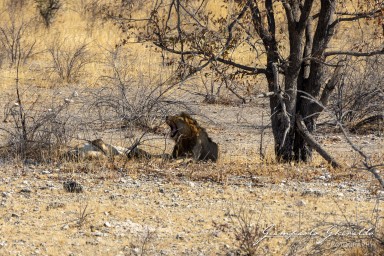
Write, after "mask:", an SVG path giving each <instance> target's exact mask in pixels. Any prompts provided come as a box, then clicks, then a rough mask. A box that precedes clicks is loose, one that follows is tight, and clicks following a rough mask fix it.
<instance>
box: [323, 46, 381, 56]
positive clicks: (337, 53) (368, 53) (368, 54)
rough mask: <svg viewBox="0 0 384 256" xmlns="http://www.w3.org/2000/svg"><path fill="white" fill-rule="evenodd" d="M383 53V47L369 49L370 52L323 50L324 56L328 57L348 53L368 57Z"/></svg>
mask: <svg viewBox="0 0 384 256" xmlns="http://www.w3.org/2000/svg"><path fill="white" fill-rule="evenodd" d="M378 54H384V48H383V49H381V50H376V51H371V52H354V51H329V52H325V53H324V56H325V57H329V56H333V55H349V56H355V57H369V56H373V55H378Z"/></svg>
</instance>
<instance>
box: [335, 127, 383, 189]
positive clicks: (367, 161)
mask: <svg viewBox="0 0 384 256" xmlns="http://www.w3.org/2000/svg"><path fill="white" fill-rule="evenodd" d="M337 125H338V126H339V127H340V129H341V132H342V133H343V135H344V137H345V139H346V140H347V142H348V144H349V145H350V146H351V147H352V149H353V150H355V151H356V152H357V153H359V155H360V156H362V157H363V158H364V161H363V165H364V167H365V168H366V169H367V171H369V172H370V173H372V174H373V176H374V177H375V178H376V179H377V180H378V181H379V183H380V185H381V187H382V188H384V180H383V178H382V177H381V176H380V173H379V171H378V170H377V169H376V168H375V166H374V165H372V164H371V163H370V162H371V159H370V157H369V156H367V155H366V154H365V153H364V152H363V151H362V150H361V149H359V148H358V147H357V146H356V145H355V144H353V142H352V141H351V140H350V139H349V138H348V136H347V133H346V131H345V130H344V128H343V126H342V124H341V123H339V122H338V123H337Z"/></svg>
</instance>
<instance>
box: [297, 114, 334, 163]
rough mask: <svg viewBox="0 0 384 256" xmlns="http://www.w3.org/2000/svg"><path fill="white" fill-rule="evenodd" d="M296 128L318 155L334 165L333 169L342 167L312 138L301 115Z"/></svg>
mask: <svg viewBox="0 0 384 256" xmlns="http://www.w3.org/2000/svg"><path fill="white" fill-rule="evenodd" d="M296 126H297V128H298V131H299V133H300V135H301V137H302V138H303V139H304V140H305V141H306V142H307V143H308V145H309V146H311V147H312V148H313V149H315V150H316V151H317V153H319V154H320V155H321V156H322V157H323V158H324V159H325V160H326V161H327V162H328V163H330V164H331V165H332V167H334V168H340V167H341V165H340V164H339V163H338V162H337V161H336V160H335V159H334V158H333V157H332V156H331V155H330V154H328V152H327V151H325V149H324V148H323V147H322V146H321V145H320V144H319V143H317V142H316V140H315V139H314V138H313V137H312V135H311V134H310V132H309V131H308V129H307V127H306V126H305V125H304V124H303V119H302V117H301V116H300V115H297V116H296Z"/></svg>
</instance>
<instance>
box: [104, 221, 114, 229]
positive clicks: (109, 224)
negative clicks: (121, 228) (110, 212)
mask: <svg viewBox="0 0 384 256" xmlns="http://www.w3.org/2000/svg"><path fill="white" fill-rule="evenodd" d="M104 226H105V227H107V228H110V227H112V225H111V223H109V222H108V221H106V222H105V223H104Z"/></svg>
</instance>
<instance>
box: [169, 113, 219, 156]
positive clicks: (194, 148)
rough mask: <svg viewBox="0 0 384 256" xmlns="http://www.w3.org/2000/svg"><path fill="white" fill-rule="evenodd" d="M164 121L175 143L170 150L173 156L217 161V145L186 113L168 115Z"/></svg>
mask: <svg viewBox="0 0 384 256" xmlns="http://www.w3.org/2000/svg"><path fill="white" fill-rule="evenodd" d="M166 122H167V124H168V125H169V126H170V128H171V134H170V135H171V138H173V139H174V141H175V143H176V144H175V147H174V148H173V152H172V157H173V158H179V157H193V158H194V159H195V160H203V161H204V160H211V161H214V162H216V161H217V159H218V154H219V148H218V145H217V144H216V143H215V142H213V141H212V139H211V138H210V137H208V134H207V132H206V131H205V129H204V128H202V127H200V126H199V124H198V123H197V122H196V120H194V119H193V118H192V117H191V116H189V115H188V114H186V113H181V114H180V115H177V116H168V117H167V118H166Z"/></svg>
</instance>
